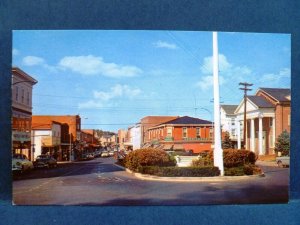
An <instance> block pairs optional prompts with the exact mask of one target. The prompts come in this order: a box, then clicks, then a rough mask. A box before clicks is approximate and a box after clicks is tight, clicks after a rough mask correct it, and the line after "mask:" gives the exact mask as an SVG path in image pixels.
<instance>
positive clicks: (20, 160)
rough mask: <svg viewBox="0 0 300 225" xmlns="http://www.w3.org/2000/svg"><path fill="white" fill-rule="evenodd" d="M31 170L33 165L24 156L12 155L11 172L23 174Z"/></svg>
mask: <svg viewBox="0 0 300 225" xmlns="http://www.w3.org/2000/svg"><path fill="white" fill-rule="evenodd" d="M33 168H34V166H33V163H32V162H31V161H29V160H28V158H27V157H26V155H23V154H14V155H13V156H12V171H19V172H25V171H28V170H32V169H33Z"/></svg>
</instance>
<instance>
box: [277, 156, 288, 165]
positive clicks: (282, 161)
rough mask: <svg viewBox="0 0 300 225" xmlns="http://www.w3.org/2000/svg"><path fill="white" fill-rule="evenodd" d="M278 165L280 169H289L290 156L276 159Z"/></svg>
mask: <svg viewBox="0 0 300 225" xmlns="http://www.w3.org/2000/svg"><path fill="white" fill-rule="evenodd" d="M276 164H277V165H278V166H279V167H289V166H290V156H279V157H276Z"/></svg>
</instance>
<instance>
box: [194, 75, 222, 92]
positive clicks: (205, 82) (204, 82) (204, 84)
mask: <svg viewBox="0 0 300 225" xmlns="http://www.w3.org/2000/svg"><path fill="white" fill-rule="evenodd" d="M225 82H226V81H225V79H224V78H223V77H222V76H219V85H222V84H224V83H225ZM213 84H214V79H213V76H212V75H209V76H204V77H201V80H200V81H199V82H198V83H197V84H196V86H198V87H200V89H201V90H202V91H207V90H209V89H211V88H212V87H213Z"/></svg>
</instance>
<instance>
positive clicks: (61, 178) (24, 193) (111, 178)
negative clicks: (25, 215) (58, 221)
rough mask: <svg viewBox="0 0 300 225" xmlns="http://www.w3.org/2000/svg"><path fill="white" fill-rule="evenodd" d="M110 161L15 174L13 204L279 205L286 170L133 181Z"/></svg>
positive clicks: (285, 184)
mask: <svg viewBox="0 0 300 225" xmlns="http://www.w3.org/2000/svg"><path fill="white" fill-rule="evenodd" d="M113 163H114V159H113V158H97V159H93V160H91V161H83V162H75V163H65V164H60V165H59V167H58V168H53V169H39V170H34V171H31V172H29V173H27V174H23V175H20V176H16V177H15V178H14V181H13V202H14V204H16V205H202V204H206V205H207V204H252V203H253V204H255V203H259V204H260V203H284V202H287V201H288V183H289V169H288V168H277V167H276V166H273V165H270V164H267V165H265V164H261V167H262V168H263V170H264V172H265V174H266V176H265V177H256V178H251V179H249V180H234V181H217V182H213V181H212V182H203V181H201V182H200V181H199V182H174V181H173V182H168V181H149V180H141V179H139V178H136V177H135V176H133V175H132V174H129V173H127V172H125V171H124V170H122V169H120V168H119V167H117V166H115V165H114V164H113Z"/></svg>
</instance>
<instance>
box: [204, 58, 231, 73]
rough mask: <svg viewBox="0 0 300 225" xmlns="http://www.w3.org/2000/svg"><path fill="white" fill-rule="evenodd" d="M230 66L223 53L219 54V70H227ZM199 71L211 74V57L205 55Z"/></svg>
mask: <svg viewBox="0 0 300 225" xmlns="http://www.w3.org/2000/svg"><path fill="white" fill-rule="evenodd" d="M230 68H232V65H231V64H230V63H229V62H228V61H227V58H226V56H225V55H222V54H219V71H220V72H223V71H227V70H229V69H230ZM200 69H201V72H202V73H203V74H212V72H213V57H212V56H210V57H205V58H204V59H203V64H202V66H201V68H200Z"/></svg>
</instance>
